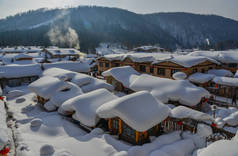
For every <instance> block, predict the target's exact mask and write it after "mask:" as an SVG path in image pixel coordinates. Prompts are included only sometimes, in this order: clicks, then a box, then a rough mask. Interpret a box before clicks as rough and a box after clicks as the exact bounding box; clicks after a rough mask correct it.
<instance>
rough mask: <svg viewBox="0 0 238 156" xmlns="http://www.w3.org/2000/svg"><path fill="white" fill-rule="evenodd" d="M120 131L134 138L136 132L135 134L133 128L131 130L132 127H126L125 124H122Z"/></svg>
mask: <svg viewBox="0 0 238 156" xmlns="http://www.w3.org/2000/svg"><path fill="white" fill-rule="evenodd" d="M122 132H123V134H125V135H127V136H129V137H131V138H135V136H136V134H135V130H133V129H132V128H130V127H128V126H127V125H126V124H123V126H122Z"/></svg>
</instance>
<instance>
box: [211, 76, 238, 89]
mask: <svg viewBox="0 0 238 156" xmlns="http://www.w3.org/2000/svg"><path fill="white" fill-rule="evenodd" d="M212 81H213V82H215V83H216V84H220V85H227V86H234V87H238V78H232V77H219V76H216V77H215V78H214V79H213V80H212Z"/></svg>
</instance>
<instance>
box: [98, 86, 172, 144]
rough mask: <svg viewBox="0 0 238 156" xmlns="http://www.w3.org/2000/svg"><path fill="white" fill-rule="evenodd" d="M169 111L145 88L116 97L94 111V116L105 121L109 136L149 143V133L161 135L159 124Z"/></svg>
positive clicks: (133, 142)
mask: <svg viewBox="0 0 238 156" xmlns="http://www.w3.org/2000/svg"><path fill="white" fill-rule="evenodd" d="M169 112H170V109H169V107H168V106H166V105H164V104H163V103H161V102H159V101H158V100H156V99H155V98H154V97H153V96H152V95H151V94H150V93H149V92H147V91H141V92H137V93H133V94H130V95H127V96H123V97H120V98H117V99H115V100H113V101H110V102H107V103H105V104H103V105H102V106H100V107H99V108H98V110H97V114H98V116H99V117H100V118H104V119H105V120H106V121H108V130H109V132H110V133H111V134H112V135H117V136H118V137H119V139H122V140H125V141H127V142H129V143H132V144H135V145H141V144H144V143H146V142H149V141H150V140H149V136H159V135H161V134H162V133H161V131H160V130H161V126H160V123H161V122H162V121H163V120H164V119H166V118H167V117H168V115H169Z"/></svg>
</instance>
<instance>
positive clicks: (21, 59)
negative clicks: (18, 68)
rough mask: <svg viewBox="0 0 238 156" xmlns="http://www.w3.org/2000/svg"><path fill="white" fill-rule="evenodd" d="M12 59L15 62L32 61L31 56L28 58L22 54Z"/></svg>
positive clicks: (27, 55)
mask: <svg viewBox="0 0 238 156" xmlns="http://www.w3.org/2000/svg"><path fill="white" fill-rule="evenodd" d="M14 58H15V60H16V61H32V59H33V57H32V56H30V55H29V54H24V53H21V54H18V55H16V56H15V57H14Z"/></svg>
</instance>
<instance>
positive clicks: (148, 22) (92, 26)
mask: <svg viewBox="0 0 238 156" xmlns="http://www.w3.org/2000/svg"><path fill="white" fill-rule="evenodd" d="M55 38H57V40H55ZM66 40H69V41H66ZM76 42H80V47H81V49H83V50H92V49H94V48H95V47H97V46H98V44H99V43H100V42H113V43H120V44H123V45H125V46H128V47H134V46H138V45H145V44H157V43H159V44H160V45H161V47H164V48H169V49H174V48H176V46H179V47H182V48H192V47H206V48H210V47H214V46H215V45H219V46H220V48H233V47H238V21H235V20H232V19H229V18H224V17H221V16H216V15H200V14H192V13H181V12H175V13H153V14H136V13H133V12H130V11H127V10H123V9H118V8H107V7H96V6H95V7H88V6H83V7H82V6H81V7H77V8H69V9H52V10H48V9H38V10H35V11H28V12H25V13H21V14H17V15H15V16H10V17H7V18H6V19H2V20H0V46H6V45H45V46H47V45H52V44H54V45H58V46H62V47H64V46H75V45H76ZM222 46H223V47H222Z"/></svg>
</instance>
